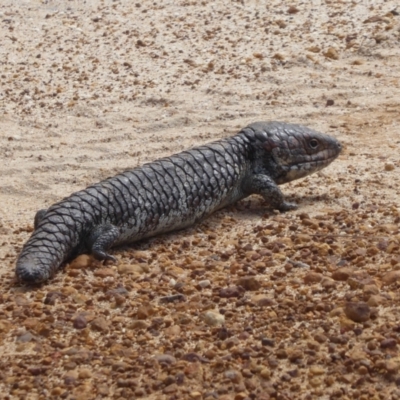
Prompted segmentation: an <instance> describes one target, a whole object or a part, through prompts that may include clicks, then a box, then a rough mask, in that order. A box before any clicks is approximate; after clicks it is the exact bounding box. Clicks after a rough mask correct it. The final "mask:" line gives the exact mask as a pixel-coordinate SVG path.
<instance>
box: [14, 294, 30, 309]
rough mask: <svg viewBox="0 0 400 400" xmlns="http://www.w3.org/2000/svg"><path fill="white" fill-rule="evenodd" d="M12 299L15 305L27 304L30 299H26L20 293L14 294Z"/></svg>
mask: <svg viewBox="0 0 400 400" xmlns="http://www.w3.org/2000/svg"><path fill="white" fill-rule="evenodd" d="M14 301H15V304H16V305H17V306H27V305H28V304H30V300H28V299H27V298H26V297H25V295H23V294H22V293H18V294H16V295H15V297H14Z"/></svg>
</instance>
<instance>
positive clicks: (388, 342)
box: [380, 338, 397, 349]
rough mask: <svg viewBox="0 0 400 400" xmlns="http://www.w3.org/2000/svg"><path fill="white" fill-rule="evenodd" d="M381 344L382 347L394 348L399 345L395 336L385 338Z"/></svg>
mask: <svg viewBox="0 0 400 400" xmlns="http://www.w3.org/2000/svg"><path fill="white" fill-rule="evenodd" d="M380 346H381V348H382V349H393V348H395V347H396V346H397V341H396V339H394V338H388V339H383V340H382V341H381V344H380Z"/></svg>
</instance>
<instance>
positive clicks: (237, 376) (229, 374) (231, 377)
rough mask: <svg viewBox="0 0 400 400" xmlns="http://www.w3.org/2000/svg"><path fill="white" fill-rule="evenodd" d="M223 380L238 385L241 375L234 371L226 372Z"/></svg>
mask: <svg viewBox="0 0 400 400" xmlns="http://www.w3.org/2000/svg"><path fill="white" fill-rule="evenodd" d="M224 376H225V378H227V379H229V380H231V381H232V382H233V383H239V382H240V381H241V380H242V374H241V373H240V372H239V371H236V370H233V369H231V370H228V371H226V372H225V373H224Z"/></svg>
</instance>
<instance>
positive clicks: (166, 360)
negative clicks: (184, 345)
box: [154, 354, 176, 365]
mask: <svg viewBox="0 0 400 400" xmlns="http://www.w3.org/2000/svg"><path fill="white" fill-rule="evenodd" d="M154 358H155V359H156V360H157V361H158V362H159V363H160V364H168V365H171V364H175V363H176V358H175V357H174V356H171V355H170V354H158V355H156V356H154Z"/></svg>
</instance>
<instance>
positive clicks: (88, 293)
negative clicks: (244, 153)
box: [0, 0, 400, 400]
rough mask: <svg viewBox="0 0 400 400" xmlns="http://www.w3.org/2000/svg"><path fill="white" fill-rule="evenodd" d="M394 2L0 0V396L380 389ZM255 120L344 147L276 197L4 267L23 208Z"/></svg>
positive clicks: (388, 285) (389, 368) (394, 159)
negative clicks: (280, 123)
mask: <svg viewBox="0 0 400 400" xmlns="http://www.w3.org/2000/svg"><path fill="white" fill-rule="evenodd" d="M265 3H267V5H266V4H265ZM396 6H398V2H396V1H392V0H388V1H383V0H381V1H375V2H367V1H333V0H325V1H322V2H320V1H312V2H311V1H310V2H301V3H300V2H299V3H296V2H293V3H287V2H282V1H280V0H279V1H278V0H271V1H268V2H263V1H247V0H245V1H242V2H235V1H227V0H226V1H214V2H207V1H203V2H200V1H176V0H175V1H172V0H171V1H169V0H162V1H160V0H158V1H146V0H144V1H141V2H138V3H137V4H135V3H134V2H131V1H112V2H111V1H101V2H100V1H94V0H93V1H86V2H83V1H78V0H76V1H52V0H47V1H44V0H43V1H37V0H32V1H28V0H20V1H19V2H18V4H17V2H14V1H9V0H2V1H1V3H0V29H1V30H0V60H1V70H0V85H1V91H0V141H1V142H0V143H1V145H0V159H1V170H0V174H1V179H0V201H1V210H0V243H1V247H0V259H1V264H0V274H1V289H0V298H1V304H0V349H1V355H2V356H1V359H0V393H1V395H0V397H1V398H4V399H18V398H20V399H49V398H66V399H101V398H127V399H133V398H147V399H204V400H205V399H207V400H211V399H220V400H227V399H234V400H244V399H260V400H263V399H269V398H272V399H282V400H283V399H317V398H318V399H334V398H340V399H353V398H354V399H398V398H400V388H399V386H400V371H399V369H400V356H399V350H398V348H399V346H400V309H399V301H400V295H399V288H400V255H399V247H400V245H399V244H400V233H399V221H400V208H399V206H398V202H399V191H398V187H399V179H400V178H399V173H398V170H399V167H400V156H399V147H400V139H399V136H398V125H399V122H400V113H399V104H400V91H399V83H400V82H399V79H400V78H399V77H400V30H399V29H400V15H399V14H400V8H397V9H396ZM271 119H274V120H284V121H288V122H296V123H302V124H305V125H308V126H310V127H312V128H314V129H317V130H320V131H322V132H325V133H329V134H332V135H335V136H336V137H337V138H338V139H339V140H341V141H342V143H343V144H344V146H345V150H344V152H343V154H342V155H341V156H340V158H339V159H338V160H336V161H335V162H334V163H333V164H332V165H331V166H329V167H328V168H326V169H325V170H323V171H322V172H321V173H318V174H316V175H312V176H310V177H308V178H306V179H303V180H301V181H296V182H294V183H291V184H287V185H285V186H284V187H282V190H283V191H284V192H285V193H286V194H287V195H288V197H289V198H291V199H293V200H295V201H297V202H298V203H299V209H298V210H297V211H294V212H289V213H285V214H277V213H274V212H270V211H268V210H267V209H266V205H265V203H264V202H263V201H262V200H260V199H259V198H258V197H251V198H249V199H247V200H244V201H242V202H240V203H239V204H237V205H236V206H234V207H231V208H229V209H226V210H223V211H221V212H218V213H216V214H215V215H214V216H212V217H211V218H209V219H208V220H206V221H204V222H203V223H201V224H200V225H198V226H195V227H193V228H190V229H187V230H185V231H182V232H179V233H174V234H170V235H164V236H162V237H158V238H154V239H151V240H147V241H143V242H141V243H138V244H134V245H132V246H131V247H124V248H120V249H115V251H114V252H113V254H114V255H116V257H117V258H118V259H119V264H118V265H105V266H104V265H99V264H98V263H96V262H94V261H93V260H91V259H90V258H88V257H85V256H84V257H80V258H79V259H78V260H75V261H74V262H73V263H72V264H70V265H67V266H66V267H65V268H64V269H63V270H62V271H61V272H60V273H59V274H57V276H56V277H55V278H54V279H53V280H51V281H50V282H48V283H46V284H45V285H42V286H40V287H34V288H29V287H23V286H20V285H19V284H18V283H16V282H15V280H14V267H15V260H16V257H17V255H18V253H19V251H20V250H21V247H22V245H23V243H24V242H25V241H26V240H27V239H28V237H29V235H30V233H31V232H32V229H33V227H32V225H33V217H34V214H35V212H36V211H37V210H38V209H40V208H46V207H47V206H49V205H51V204H52V203H54V202H55V201H57V200H59V199H61V198H63V197H65V196H67V195H69V194H70V193H72V192H73V191H76V190H78V189H82V188H84V187H86V186H87V185H89V184H91V183H94V182H97V181H99V180H100V179H103V178H106V177H108V176H111V175H114V174H115V173H116V172H119V171H122V170H125V169H128V168H132V167H135V166H137V165H140V164H142V163H143V162H145V161H149V160H153V159H155V158H158V157H161V156H164V155H169V154H171V153H174V152H178V151H180V150H182V149H185V148H189V147H192V146H194V145H197V144H202V143H205V142H208V141H211V140H214V139H217V138H221V137H226V136H228V135H231V134H234V133H236V132H237V131H238V130H239V129H240V128H241V127H243V126H245V125H246V124H248V123H250V122H254V121H257V120H271ZM171 296H172V297H171Z"/></svg>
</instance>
